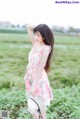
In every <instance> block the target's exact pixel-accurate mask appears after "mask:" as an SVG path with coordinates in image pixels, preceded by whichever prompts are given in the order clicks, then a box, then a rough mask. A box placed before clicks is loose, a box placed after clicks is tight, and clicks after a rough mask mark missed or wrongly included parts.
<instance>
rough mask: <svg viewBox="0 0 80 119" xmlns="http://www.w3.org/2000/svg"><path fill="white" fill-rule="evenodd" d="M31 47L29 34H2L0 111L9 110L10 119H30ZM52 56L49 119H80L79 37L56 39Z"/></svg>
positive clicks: (0, 34) (49, 74)
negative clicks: (28, 80) (28, 74)
mask: <svg viewBox="0 0 80 119" xmlns="http://www.w3.org/2000/svg"><path fill="white" fill-rule="evenodd" d="M31 46H32V44H31V42H30V39H29V38H28V36H27V34H20V33H19V34H18V33H16V34H15V33H12V34H10V33H0V69H1V70H0V110H2V109H3V110H9V112H10V119H31V115H30V114H29V113H28V111H27V101H26V96H25V86H24V80H23V77H24V74H25V68H26V66H27V64H28V53H29V51H30V49H31ZM53 56H54V57H53V59H52V63H51V72H49V73H48V77H49V81H50V84H51V86H52V88H53V94H54V101H53V102H52V103H51V106H50V107H49V108H48V110H47V119H80V116H79V115H80V37H79V36H55V47H54V55H53Z"/></svg>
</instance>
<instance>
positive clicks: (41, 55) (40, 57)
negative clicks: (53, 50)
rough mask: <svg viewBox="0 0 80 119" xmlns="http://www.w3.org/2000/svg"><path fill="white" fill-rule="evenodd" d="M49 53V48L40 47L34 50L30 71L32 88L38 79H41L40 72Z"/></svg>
mask: <svg viewBox="0 0 80 119" xmlns="http://www.w3.org/2000/svg"><path fill="white" fill-rule="evenodd" d="M49 53H50V48H44V47H43V48H42V49H40V50H39V51H36V52H35V53H34V57H33V61H32V65H33V67H34V68H33V71H32V80H33V83H32V90H33V89H34V88H35V87H36V85H37V84H38V82H39V80H40V79H41V73H42V71H43V69H44V67H45V65H46V61H47V58H48V55H49Z"/></svg>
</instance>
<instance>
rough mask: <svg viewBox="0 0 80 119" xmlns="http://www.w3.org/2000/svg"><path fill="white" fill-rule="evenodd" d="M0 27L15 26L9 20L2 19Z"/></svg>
mask: <svg viewBox="0 0 80 119" xmlns="http://www.w3.org/2000/svg"><path fill="white" fill-rule="evenodd" d="M0 27H2V28H4V27H14V24H12V23H11V22H9V21H0Z"/></svg>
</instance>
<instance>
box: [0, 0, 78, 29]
mask: <svg viewBox="0 0 80 119" xmlns="http://www.w3.org/2000/svg"><path fill="white" fill-rule="evenodd" d="M55 1H56V0H0V21H10V22H12V23H14V24H17V23H19V24H21V25H22V24H32V25H37V24H40V23H45V24H47V25H50V26H52V25H57V26H64V27H68V26H73V27H76V28H80V3H78V4H59V3H58V4H56V3H55ZM57 1H60V0H57ZM69 1H70V0H69ZM75 1H79V2H80V0H75Z"/></svg>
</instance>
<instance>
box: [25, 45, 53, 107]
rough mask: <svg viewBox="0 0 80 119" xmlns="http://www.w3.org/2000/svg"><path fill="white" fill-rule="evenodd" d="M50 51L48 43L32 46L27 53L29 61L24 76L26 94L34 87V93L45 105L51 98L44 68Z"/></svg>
mask: <svg viewBox="0 0 80 119" xmlns="http://www.w3.org/2000/svg"><path fill="white" fill-rule="evenodd" d="M50 52H51V46H49V45H45V46H40V47H32V49H31V50H30V52H29V54H28V61H29V63H28V65H27V67H26V73H25V76H24V80H25V90H26V95H27V94H28V93H29V92H30V90H31V88H33V87H34V89H35V95H36V96H39V97H40V98H41V99H43V101H44V103H45V104H46V105H47V106H49V105H50V101H51V100H53V93H52V88H51V86H50V83H49V80H48V76H47V73H46V71H45V70H44V67H45V65H46V62H47V58H48V55H49V53H50ZM27 96H28V95H27Z"/></svg>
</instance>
